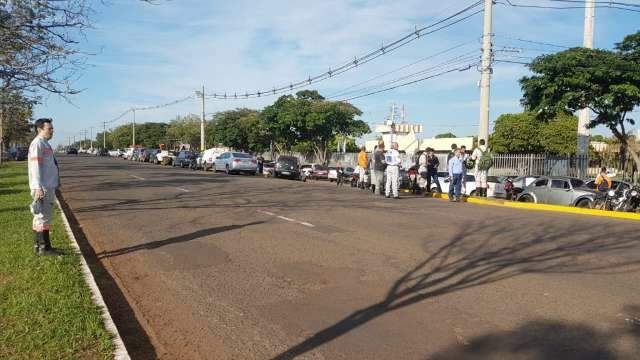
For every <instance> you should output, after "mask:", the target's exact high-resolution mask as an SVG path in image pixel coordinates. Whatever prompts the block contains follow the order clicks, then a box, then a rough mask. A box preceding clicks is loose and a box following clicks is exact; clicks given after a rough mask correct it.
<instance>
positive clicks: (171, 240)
mask: <svg viewBox="0 0 640 360" xmlns="http://www.w3.org/2000/svg"><path fill="white" fill-rule="evenodd" d="M263 223H264V221H254V222H251V223H248V224H241V225H225V226H216V227H212V228H208V229H202V230H198V231H194V232H192V233H188V234H184V235H180V236H175V237H172V238H168V239H165V240H158V241H152V242H150V243H144V244H139V245H134V246H128V247H125V248H122V249H118V250H113V251H105V252H101V253H99V254H97V256H98V259H101V260H102V259H106V258H110V257H114V256H119V255H124V254H129V253H132V252H135V251H140V250H153V249H157V248H159V247H163V246H166V245H171V244H177V243H182V242H186V241H191V240H196V239H199V238H202V237H205V236H209V235H213V234H219V233H222V232H225V231H231V230H236V229H241V228H243V227H246V226H252V225H258V224H263Z"/></svg>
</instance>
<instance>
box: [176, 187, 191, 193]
mask: <svg viewBox="0 0 640 360" xmlns="http://www.w3.org/2000/svg"><path fill="white" fill-rule="evenodd" d="M176 189H178V190H180V191H184V192H189V190H187V189H185V188H181V187H177V188H176Z"/></svg>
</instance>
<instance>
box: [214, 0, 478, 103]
mask: <svg viewBox="0 0 640 360" xmlns="http://www.w3.org/2000/svg"><path fill="white" fill-rule="evenodd" d="M481 4H482V1H476V2H475V3H473V4H471V5H469V6H467V7H466V8H464V9H462V10H460V11H458V12H456V13H454V14H452V15H450V16H448V17H446V18H444V19H442V20H439V21H437V22H435V23H433V24H431V25H427V26H425V27H422V28H420V29H418V28H416V29H415V30H414V31H413V32H411V33H410V34H407V35H405V36H403V37H402V38H400V39H398V40H395V41H393V42H391V43H390V44H388V45H383V46H382V47H381V48H379V49H377V50H374V51H371V52H369V53H368V54H366V55H364V56H361V57H355V58H354V59H353V60H350V61H349V62H347V63H344V64H343V65H341V66H339V67H337V68H335V69H331V68H330V69H329V70H328V71H326V72H323V73H321V74H319V75H316V76H310V77H309V78H307V79H305V80H300V81H297V82H292V83H290V84H289V85H283V86H279V87H274V88H272V89H264V90H259V91H256V92H252V93H249V92H244V93H242V92H233V93H231V92H229V91H227V92H220V91H216V92H215V93H213V94H208V95H206V97H207V98H208V99H249V98H257V97H262V96H271V95H276V94H279V93H283V92H289V91H292V90H295V89H298V88H302V87H307V86H309V85H311V84H314V83H317V82H320V81H323V80H327V79H329V78H332V77H334V76H337V75H339V74H342V73H344V72H346V71H349V70H352V69H355V68H357V67H358V66H360V65H363V64H365V63H367V62H369V61H372V60H374V59H376V58H378V57H380V56H383V55H386V54H387V53H390V52H392V51H394V50H396V49H398V48H400V47H402V46H405V45H407V44H409V43H410V42H412V41H414V40H416V39H418V38H420V37H422V36H425V35H429V34H433V33H435V32H438V31H441V30H444V29H446V28H449V27H451V26H453V25H455V24H458V23H459V22H461V21H464V20H467V19H469V18H471V17H473V16H475V15H477V14H479V13H482V12H483V11H484V10H483V9H480V10H478V11H475V12H473V13H471V14H469V15H466V16H464V17H461V18H458V19H456V18H457V17H459V16H460V15H462V14H464V13H466V12H468V11H470V10H472V9H474V8H476V7H478V6H479V5H481ZM453 19H455V20H454V21H451V20H453ZM443 24H444V25H443ZM440 25H442V26H440ZM429 29H431V30H429ZM427 30H428V31H427Z"/></svg>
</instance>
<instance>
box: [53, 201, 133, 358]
mask: <svg viewBox="0 0 640 360" xmlns="http://www.w3.org/2000/svg"><path fill="white" fill-rule="evenodd" d="M56 204H58V208H59V209H60V213H61V214H62V222H64V227H65V229H66V230H67V235H68V236H69V238H70V239H71V245H72V246H73V248H74V249H75V251H76V253H77V254H78V256H79V257H80V267H81V268H82V274H83V275H84V281H85V282H86V283H87V285H89V288H90V289H91V293H92V294H93V296H92V297H91V298H92V300H93V303H94V304H96V305H98V307H100V309H101V310H102V311H101V312H102V320H103V321H104V325H105V327H106V328H107V331H109V332H110V333H111V334H112V335H113V344H114V345H115V351H114V353H113V358H114V359H116V360H131V357H129V353H128V352H127V348H126V347H125V346H124V342H123V341H122V338H121V337H120V333H119V332H118V328H117V327H116V324H115V323H114V322H113V319H112V318H111V314H110V313H109V309H108V308H107V305H106V304H105V303H104V299H103V298H102V294H101V293H100V289H98V285H97V284H96V280H95V278H94V277H93V274H92V273H91V270H90V269H89V265H87V261H86V260H85V259H84V256H82V251H80V246H79V245H78V242H77V241H76V237H75V236H73V231H71V225H69V220H67V215H66V214H65V213H64V209H63V208H62V206H61V205H60V200H58V197H57V196H56Z"/></svg>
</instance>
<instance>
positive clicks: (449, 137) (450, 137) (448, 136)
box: [435, 132, 457, 139]
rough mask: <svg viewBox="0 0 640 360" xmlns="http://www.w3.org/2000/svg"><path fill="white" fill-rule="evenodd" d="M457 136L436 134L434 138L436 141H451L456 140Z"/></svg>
mask: <svg viewBox="0 0 640 360" xmlns="http://www.w3.org/2000/svg"><path fill="white" fill-rule="evenodd" d="M456 137H457V136H456V135H455V134H453V133H450V132H448V133H444V134H438V135H436V136H435V138H436V139H452V138H456Z"/></svg>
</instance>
